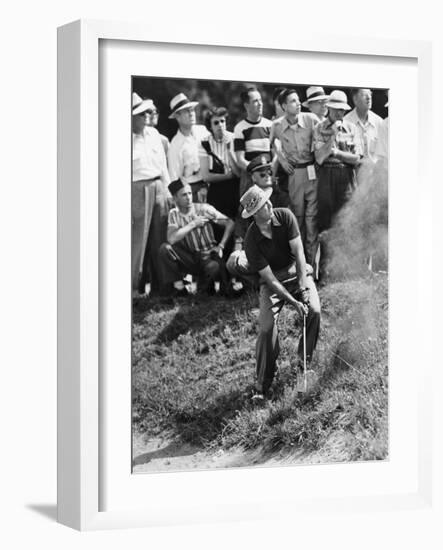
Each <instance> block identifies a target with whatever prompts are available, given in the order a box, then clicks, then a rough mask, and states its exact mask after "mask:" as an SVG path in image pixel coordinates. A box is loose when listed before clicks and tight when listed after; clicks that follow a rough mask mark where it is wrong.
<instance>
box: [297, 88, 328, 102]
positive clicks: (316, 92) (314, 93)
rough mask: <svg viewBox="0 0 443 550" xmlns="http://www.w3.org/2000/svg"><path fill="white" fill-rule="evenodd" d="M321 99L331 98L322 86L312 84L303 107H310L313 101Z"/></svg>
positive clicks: (307, 91)
mask: <svg viewBox="0 0 443 550" xmlns="http://www.w3.org/2000/svg"><path fill="white" fill-rule="evenodd" d="M321 99H329V96H328V95H326V94H325V91H324V90H323V88H322V87H321V86H310V87H309V88H308V89H307V90H306V101H305V102H303V103H302V105H303V107H309V103H311V101H320V100H321Z"/></svg>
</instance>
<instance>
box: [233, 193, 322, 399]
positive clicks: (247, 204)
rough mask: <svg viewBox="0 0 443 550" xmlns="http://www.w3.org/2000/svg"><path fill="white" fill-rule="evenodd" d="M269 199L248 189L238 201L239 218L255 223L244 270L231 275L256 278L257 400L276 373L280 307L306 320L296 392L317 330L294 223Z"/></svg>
mask: <svg viewBox="0 0 443 550" xmlns="http://www.w3.org/2000/svg"><path fill="white" fill-rule="evenodd" d="M271 193H272V188H269V189H261V188H260V187H258V186H257V185H253V186H252V187H250V188H249V189H248V191H246V193H245V194H244V195H243V196H242V197H241V199H240V203H241V205H242V207H243V211H242V217H243V218H251V217H253V218H254V221H253V222H252V223H251V225H250V226H249V228H248V231H247V233H246V237H245V246H244V251H245V254H246V262H244V263H246V264H247V265H244V264H243V266H241V265H240V266H239V269H238V270H235V269H234V273H235V275H236V276H239V277H241V276H242V271H243V270H244V271H245V272H246V273H247V274H252V273H257V274H258V275H259V277H260V286H259V303H260V314H259V334H258V338H257V344H256V368H257V384H256V392H257V393H256V394H255V395H254V397H253V398H254V399H256V400H262V399H264V398H265V397H266V395H267V393H268V391H269V389H270V387H271V384H272V381H273V379H274V375H275V372H276V361H277V358H278V355H279V351H280V347H279V341H278V330H277V320H278V316H279V313H280V311H281V309H282V307H283V305H284V304H285V303H288V304H289V305H291V306H292V307H294V308H295V310H296V311H297V313H298V314H299V316H300V319H302V320H303V316H304V315H306V319H305V323H306V341H304V338H303V336H302V337H301V338H300V342H299V346H298V358H297V362H296V372H297V386H298V388H300V384H299V381H300V378H301V376H299V374H301V373H302V372H303V359H304V356H305V358H306V361H307V363H308V364H309V363H310V361H311V359H312V354H313V352H314V349H315V346H316V344H317V339H318V334H319V329H320V301H319V297H318V294H317V289H316V287H315V284H314V280H313V278H312V268H311V266H310V265H307V264H306V261H305V255H304V252H303V245H302V241H301V237H300V231H299V228H298V225H297V220H296V218H295V216H294V214H293V213H292V212H291V211H290V210H289V209H288V208H275V209H274V208H273V207H272V204H271V202H270V200H269V197H270V195H271ZM242 267H243V269H242ZM228 268H229V266H228ZM231 269H232V264H231ZM231 272H232V271H231ZM304 346H306V348H304ZM299 391H300V390H299Z"/></svg>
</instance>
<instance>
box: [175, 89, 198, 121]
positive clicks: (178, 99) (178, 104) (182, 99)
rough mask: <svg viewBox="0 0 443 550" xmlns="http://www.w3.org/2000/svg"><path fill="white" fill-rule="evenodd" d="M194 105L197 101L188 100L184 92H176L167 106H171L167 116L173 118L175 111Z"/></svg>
mask: <svg viewBox="0 0 443 550" xmlns="http://www.w3.org/2000/svg"><path fill="white" fill-rule="evenodd" d="M196 105H198V101H189V99H188V98H187V97H186V96H185V94H182V93H180V94H177V95H176V96H175V97H173V98H172V99H171V101H170V103H169V107H170V108H171V114H170V115H169V118H175V115H176V113H178V112H179V111H181V110H182V109H188V108H189V107H195V106H196Z"/></svg>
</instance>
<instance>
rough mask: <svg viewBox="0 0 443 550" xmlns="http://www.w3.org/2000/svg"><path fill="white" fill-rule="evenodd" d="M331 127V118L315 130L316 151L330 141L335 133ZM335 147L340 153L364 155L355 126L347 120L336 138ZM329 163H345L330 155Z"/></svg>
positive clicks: (320, 123)
mask: <svg viewBox="0 0 443 550" xmlns="http://www.w3.org/2000/svg"><path fill="white" fill-rule="evenodd" d="M331 126H332V123H331V121H330V120H329V118H326V119H325V120H324V121H323V122H319V123H318V124H317V126H316V127H315V129H314V142H313V148H314V151H315V150H317V149H319V148H320V147H322V146H323V145H324V144H325V143H326V142H327V141H328V140H329V139H330V137H331V135H332V134H333V133H334V132H333V130H332V128H331ZM333 145H334V146H335V147H336V148H337V149H339V150H340V151H345V152H347V153H355V154H357V155H361V154H362V152H361V148H360V144H359V141H358V139H357V137H356V128H355V126H354V124H352V123H351V122H348V121H347V120H343V121H342V123H341V130H340V131H339V132H338V133H337V135H336V136H335V139H334V143H333ZM327 162H328V163H329V164H339V163H341V162H343V161H341V160H339V159H337V158H335V157H333V156H332V155H330V156H329V157H328V158H327Z"/></svg>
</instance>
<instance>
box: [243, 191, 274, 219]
mask: <svg viewBox="0 0 443 550" xmlns="http://www.w3.org/2000/svg"><path fill="white" fill-rule="evenodd" d="M271 195H272V187H268V188H266V189H262V188H261V187H259V186H258V185H252V186H251V187H250V188H249V189H248V190H247V191H246V193H245V194H244V195H243V196H242V197H241V199H240V204H241V205H242V206H243V212H242V213H241V216H242V218H250V217H251V216H253V215H254V214H255V213H256V212H258V211H259V210H260V208H261V207H262V206H263V205H264V204H265V203H266V202H267V201H268V200H269V197H270V196H271Z"/></svg>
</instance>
